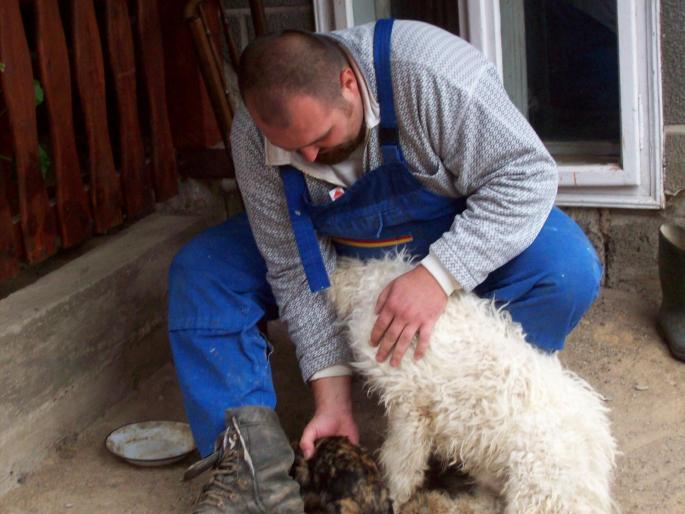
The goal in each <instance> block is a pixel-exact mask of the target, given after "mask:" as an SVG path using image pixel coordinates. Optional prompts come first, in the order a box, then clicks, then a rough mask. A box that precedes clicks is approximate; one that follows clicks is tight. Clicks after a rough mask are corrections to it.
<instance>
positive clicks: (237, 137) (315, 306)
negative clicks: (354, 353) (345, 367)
mask: <svg viewBox="0 0 685 514" xmlns="http://www.w3.org/2000/svg"><path fill="white" fill-rule="evenodd" d="M231 147H232V152H233V163H234V166H235V173H236V178H237V181H238V184H239V186H240V192H241V194H242V197H243V201H244V203H245V210H246V211H247V216H248V219H249V221H250V227H251V228H252V232H253V234H254V238H255V241H256V243H257V247H258V248H259V251H260V252H261V254H262V256H263V257H264V260H265V262H266V266H267V280H268V282H269V284H270V285H271V289H272V291H273V294H274V297H275V299H276V303H277V304H278V308H279V316H280V318H281V320H282V321H284V322H285V323H286V325H287V327H288V333H289V335H290V338H291V340H292V341H293V343H294V344H295V346H296V354H297V358H298V361H299V364H300V370H301V372H302V376H303V378H304V380H305V381H307V380H309V379H310V378H311V377H312V376H313V375H314V374H315V373H316V372H318V371H320V370H322V369H325V368H328V367H331V366H334V365H336V364H343V363H346V362H349V360H350V354H349V346H348V345H347V343H346V340H345V336H344V332H343V330H342V328H341V326H340V324H338V323H336V316H335V312H334V310H333V308H332V307H331V306H330V305H329V303H328V301H327V299H326V294H325V292H323V291H321V292H318V293H312V292H311V291H310V290H309V285H308V283H307V279H306V276H305V274H304V268H303V266H302V263H301V261H300V256H299V252H298V250H297V245H296V243H295V239H294V236H293V231H292V226H291V223H290V218H289V217H288V208H287V204H286V200H285V195H284V192H283V183H282V181H281V177H280V174H279V171H278V168H276V167H272V166H267V165H265V160H264V140H263V138H262V136H261V134H260V133H259V131H258V130H257V128H256V127H255V125H254V123H253V122H252V120H251V119H250V116H249V114H248V113H247V111H246V109H245V108H244V106H242V105H241V106H240V108H239V109H238V111H237V112H236V116H235V119H234V121H233V129H232V132H231ZM319 246H320V249H321V253H322V256H323V258H324V263H325V265H326V269H327V271H328V273H329V274H330V273H331V272H332V271H333V269H334V267H335V255H334V251H333V249H332V247H331V245H330V242H329V241H328V240H325V239H319Z"/></svg>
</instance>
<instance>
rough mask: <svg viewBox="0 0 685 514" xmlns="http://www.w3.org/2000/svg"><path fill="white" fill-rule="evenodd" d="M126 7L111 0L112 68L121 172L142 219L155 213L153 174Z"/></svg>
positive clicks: (133, 212) (123, 0) (131, 211)
mask: <svg viewBox="0 0 685 514" xmlns="http://www.w3.org/2000/svg"><path fill="white" fill-rule="evenodd" d="M126 4H127V0H107V1H106V4H105V23H106V26H107V49H108V55H109V65H110V67H111V69H112V76H113V79H114V87H115V89H116V97H117V109H118V112H119V144H120V149H119V151H120V154H121V169H120V170H119V173H120V175H121V184H122V190H123V193H124V205H125V207H126V214H127V215H128V217H129V218H138V217H141V216H143V215H145V214H148V213H150V212H152V210H153V209H154V206H155V199H154V195H153V192H152V185H151V182H150V178H149V172H148V169H147V168H146V167H145V149H144V148H143V136H142V133H141V130H140V120H139V119H138V100H137V98H136V59H135V55H134V53H133V35H132V33H131V21H130V19H129V15H128V7H127V5H126Z"/></svg>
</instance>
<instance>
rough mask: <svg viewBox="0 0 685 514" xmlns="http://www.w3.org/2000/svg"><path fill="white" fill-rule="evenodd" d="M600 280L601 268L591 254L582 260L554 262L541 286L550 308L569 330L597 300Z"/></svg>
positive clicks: (569, 259) (571, 259)
mask: <svg viewBox="0 0 685 514" xmlns="http://www.w3.org/2000/svg"><path fill="white" fill-rule="evenodd" d="M601 280H602V266H601V264H600V263H599V260H598V259H597V257H596V256H595V255H594V250H593V251H592V255H587V256H583V258H577V259H573V258H567V259H564V260H560V261H558V262H556V263H555V264H554V266H553V267H552V269H550V270H548V272H547V274H546V277H545V280H544V281H543V284H544V286H545V289H547V293H548V297H549V301H550V302H551V304H550V307H552V308H554V309H555V310H557V311H558V312H559V315H560V316H561V317H567V318H568V320H569V323H570V325H571V327H570V328H572V327H573V326H575V325H576V323H577V322H578V321H579V320H580V318H581V316H582V315H583V314H584V313H585V312H586V311H587V309H588V308H589V307H590V305H592V303H593V302H594V300H595V298H597V295H598V293H599V288H600V284H601ZM546 296H547V295H546Z"/></svg>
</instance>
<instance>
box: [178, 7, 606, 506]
mask: <svg viewBox="0 0 685 514" xmlns="http://www.w3.org/2000/svg"><path fill="white" fill-rule="evenodd" d="M239 76H240V90H241V95H242V99H243V101H244V105H243V106H241V108H240V109H239V110H238V112H237V114H236V117H235V120H234V123H233V131H232V135H231V141H232V148H233V159H234V163H235V169H236V175H237V179H238V183H239V185H240V189H241V192H242V195H243V199H244V201H245V207H246V211H247V213H246V214H247V215H246V216H245V215H240V216H237V217H234V218H232V219H230V220H228V221H226V222H225V223H223V224H222V225H219V226H217V227H214V228H211V229H209V230H207V231H205V232H203V233H201V234H200V235H198V236H197V237H196V238H195V239H193V240H192V241H191V242H190V243H188V244H187V245H186V246H185V247H184V248H183V249H182V250H181V251H180V252H179V254H178V255H177V256H176V258H175V259H174V262H173V265H172V268H171V271H170V282H169V336H170V340H171V345H172V350H173V355H174V360H175V364H176V369H177V373H178V378H179V382H180V386H181V389H182V391H183V396H184V402H185V408H186V412H187V415H188V419H189V420H190V423H191V426H192V429H193V434H194V436H195V440H196V442H197V446H198V448H199V450H200V453H201V454H202V456H203V457H205V459H204V460H203V461H200V463H198V464H197V465H196V467H195V469H194V470H191V474H193V473H197V472H199V471H201V470H203V469H207V468H209V467H213V471H212V476H211V479H210V481H209V483H208V484H207V486H205V488H204V489H203V492H202V494H201V495H200V498H199V499H198V502H197V503H196V505H195V507H194V510H193V512H194V513H196V514H200V513H203V514H208V513H225V514H226V513H242V514H244V513H252V512H273V513H301V512H303V506H302V502H301V500H300V497H299V491H298V487H297V484H296V483H295V482H294V481H293V480H291V479H290V478H289V477H288V470H289V467H290V465H291V463H292V459H293V455H292V451H291V450H290V448H289V445H288V441H287V438H286V436H285V435H284V433H283V430H282V429H281V427H280V424H279V422H278V419H277V417H276V415H275V414H274V410H273V409H274V407H275V405H276V396H275V393H274V389H273V384H272V379H271V370H270V366H269V353H270V351H271V349H270V346H269V343H268V341H266V339H265V338H264V336H263V335H262V334H261V333H260V332H259V330H258V329H257V323H258V321H259V320H260V319H261V318H263V317H264V316H269V315H270V316H272V317H273V316H274V313H276V312H277V313H278V316H279V317H280V318H281V319H282V320H283V321H284V322H285V323H286V324H287V327H288V331H289V334H290V337H291V339H292V341H293V342H294V343H295V345H296V350H297V356H298V359H299V363H300V369H301V372H302V375H303V378H304V380H305V381H307V382H308V383H309V385H310V386H311V390H312V393H313V396H314V402H315V407H316V410H315V414H314V417H313V418H312V419H311V420H310V421H309V423H308V424H307V426H306V428H305V429H304V432H303V434H302V437H301V440H300V446H301V447H302V449H303V451H304V452H305V455H311V454H312V452H313V449H314V442H315V441H316V440H317V439H318V438H321V437H324V436H329V435H344V436H347V437H349V438H350V439H351V440H352V441H354V442H356V441H357V440H358V433H357V426H356V424H355V421H354V418H353V413H352V405H351V400H350V374H351V371H350V368H349V367H348V365H347V362H348V360H349V358H350V352H349V348H348V347H347V345H346V342H345V338H344V334H343V332H342V330H341V328H340V327H339V326H338V325H336V323H335V315H334V312H333V309H332V307H331V306H330V305H328V304H327V302H326V296H325V292H324V290H325V289H326V288H327V287H328V285H329V282H328V273H330V272H331V271H332V270H333V269H334V268H335V262H336V256H337V255H348V256H356V257H359V258H362V259H363V258H369V257H374V256H379V255H381V254H382V253H384V252H387V251H395V250H398V249H406V250H407V251H409V252H411V253H412V254H414V255H416V256H417V258H418V259H419V261H418V262H419V264H418V265H417V266H416V267H415V268H414V269H412V270H411V271H409V272H408V273H406V274H405V275H402V276H400V277H399V278H397V279H396V280H395V281H393V282H392V283H391V284H390V285H389V286H388V287H387V288H386V289H385V290H384V291H383V293H382V294H381V295H380V297H379V299H378V302H377V312H378V320H377V322H376V325H375V327H374V330H373V333H372V336H371V341H370V342H369V343H370V344H372V345H374V346H377V347H378V351H377V359H378V360H379V361H383V360H386V359H390V362H391V364H392V365H396V366H397V365H400V362H401V359H402V358H403V355H404V354H405V353H406V351H407V348H408V347H409V345H410V343H411V341H412V339H413V338H414V336H416V337H417V338H418V343H417V346H416V350H415V352H414V354H413V355H412V356H411V357H408V358H420V357H421V356H422V355H423V354H424V353H425V352H426V351H427V350H428V348H429V343H430V333H431V329H432V327H433V325H434V323H435V321H436V319H437V318H438V317H439V316H440V314H441V313H442V311H443V309H444V306H445V303H446V300H447V297H448V295H450V294H451V293H452V292H453V291H454V290H456V289H460V288H461V289H465V290H473V291H475V292H476V293H477V294H478V295H480V296H483V297H490V298H494V299H495V300H496V301H497V302H501V303H502V304H506V308H507V309H508V310H509V311H510V312H511V315H512V317H513V319H514V320H516V321H518V322H520V323H521V324H522V325H523V328H524V330H525V332H526V333H527V334H528V341H529V342H530V343H531V344H533V345H536V346H538V347H540V348H542V349H544V350H547V351H556V350H559V349H561V348H562V347H563V344H564V339H565V337H566V335H567V334H568V333H569V332H570V331H571V330H572V329H573V327H574V326H575V325H576V323H577V322H578V321H579V319H580V317H581V316H582V315H583V313H584V312H585V311H586V310H587V308H588V307H589V306H590V304H591V303H592V301H593V300H594V298H595V296H596V295H597V292H598V288H599V281H600V276H601V266H600V264H599V262H598V260H597V257H596V255H595V252H594V250H593V248H592V246H591V244H590V243H589V241H588V240H587V238H586V237H585V235H584V234H583V233H582V231H581V230H580V229H579V228H578V226H577V225H576V224H575V223H574V222H573V221H572V220H571V219H570V218H568V217H567V216H566V215H564V214H563V213H562V212H561V211H560V210H558V209H556V208H553V203H554V198H555V195H556V190H557V171H556V168H555V164H554V162H553V160H552V158H551V157H550V155H549V154H548V153H547V151H546V150H545V148H544V146H543V144H542V143H541V141H540V140H539V138H538V137H537V135H536V134H535V132H534V131H533V129H532V128H531V127H530V125H529V124H528V123H527V121H526V120H525V119H524V118H523V117H522V116H521V114H520V113H519V112H518V111H517V110H516V108H515V107H514V106H513V105H512V103H511V102H510V101H509V99H508V97H507V94H506V92H505V91H504V89H503V87H502V84H501V82H500V80H499V78H498V76H497V73H496V71H495V69H494V68H493V67H492V66H491V65H490V64H489V63H488V62H487V61H486V60H485V59H484V57H483V56H482V55H481V54H480V53H479V52H478V51H477V50H475V49H474V48H472V47H471V46H470V45H469V44H468V43H466V42H464V41H463V40H461V39H459V38H458V37H456V36H453V35H451V34H449V33H447V32H444V31H442V30H440V29H438V28H436V27H433V26H430V25H427V24H424V23H419V22H410V21H396V22H393V21H392V20H381V21H379V22H377V23H376V24H368V25H363V26H359V27H354V28H351V29H348V30H344V31H341V32H336V33H333V34H330V35H325V36H324V35H318V34H308V33H302V32H292V31H286V32H283V33H281V34H277V35H272V36H266V37H263V38H260V39H257V40H255V41H254V42H253V43H252V44H250V46H248V48H247V49H246V50H245V52H244V53H243V55H242V57H241V62H240V70H239Z"/></svg>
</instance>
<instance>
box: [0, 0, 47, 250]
mask: <svg viewBox="0 0 685 514" xmlns="http://www.w3.org/2000/svg"><path fill="white" fill-rule="evenodd" d="M0 62H2V63H4V66H5V69H4V72H2V73H0V87H1V88H2V91H3V96H4V98H5V103H6V105H7V114H8V116H9V122H10V132H11V133H12V137H13V141H14V158H15V168H16V172H17V181H18V186H19V210H20V215H21V228H22V233H23V238H24V246H25V248H26V256H27V259H28V261H29V262H31V263H35V262H40V261H42V260H44V259H46V258H47V257H49V256H50V255H52V254H53V253H55V252H56V251H57V224H56V222H55V218H54V216H53V214H52V212H51V211H50V205H49V202H48V196H47V192H46V191H45V185H44V181H43V176H42V175H41V172H40V168H39V164H38V133H37V128H36V108H35V104H34V94H33V73H32V70H31V58H30V56H29V49H28V44H27V42H26V37H25V34H24V26H23V22H22V18H21V14H20V12H19V2H18V0H2V1H0Z"/></svg>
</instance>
